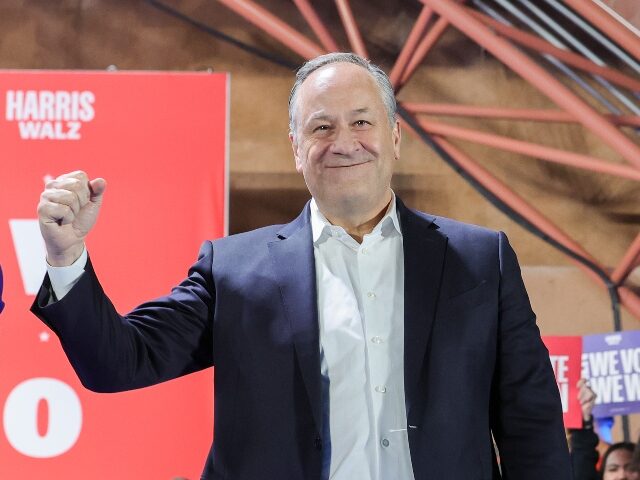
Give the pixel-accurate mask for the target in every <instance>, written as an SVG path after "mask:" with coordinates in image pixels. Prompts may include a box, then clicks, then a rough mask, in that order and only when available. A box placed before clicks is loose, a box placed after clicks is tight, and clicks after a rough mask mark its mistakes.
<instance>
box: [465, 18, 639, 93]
mask: <svg viewBox="0 0 640 480" xmlns="http://www.w3.org/2000/svg"><path fill="white" fill-rule="evenodd" d="M467 12H468V13H470V14H471V15H473V16H474V17H476V18H478V19H479V20H480V21H481V22H482V23H484V24H485V25H487V26H489V27H491V28H492V29H493V30H495V31H496V32H498V33H499V34H500V35H503V36H505V37H507V38H510V39H511V40H513V41H514V42H516V43H519V44H520V45H523V46H525V47H527V48H531V49H533V50H537V51H538V52H540V53H548V54H549V55H552V56H554V57H555V58H557V59H558V60H561V61H562V62H564V63H566V64H568V65H571V66H572V67H575V68H579V69H580V70H584V71H585V72H589V73H593V74H594V75H599V76H601V77H602V78H606V79H607V80H609V81H610V82H612V83H615V84H616V85H619V86H621V87H625V88H628V89H629V90H632V91H636V92H640V81H639V80H637V79H635V78H633V77H630V76H628V75H625V74H624V73H622V72H619V71H617V70H614V69H612V68H609V67H603V66H601V65H597V64H595V63H593V62H592V61H590V60H587V59H586V58H584V57H582V56H580V55H578V54H576V53H573V52H571V51H568V50H563V49H561V48H558V47H556V46H555V45H552V44H550V43H549V42H547V41H546V40H543V39H541V38H540V37H537V36H535V35H532V34H531V33H528V32H524V31H522V30H519V29H517V28H515V27H512V26H509V25H505V24H504V23H502V22H499V21H497V20H494V19H493V18H491V17H489V16H488V15H485V14H483V13H481V12H478V11H476V10H472V9H467Z"/></svg>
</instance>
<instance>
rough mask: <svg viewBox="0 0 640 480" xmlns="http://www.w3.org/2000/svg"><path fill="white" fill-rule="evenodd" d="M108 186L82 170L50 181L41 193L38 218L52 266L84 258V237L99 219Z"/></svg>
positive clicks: (65, 264) (102, 180)
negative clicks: (82, 256) (103, 197)
mask: <svg viewBox="0 0 640 480" xmlns="http://www.w3.org/2000/svg"><path fill="white" fill-rule="evenodd" d="M106 187H107V182H106V181H105V180H104V179H103V178H96V179H94V180H91V181H89V177H87V174H86V173H84V172H81V171H76V172H71V173H67V174H64V175H61V176H59V177H58V178H56V179H55V180H51V181H50V182H47V184H46V186H45V189H44V192H42V195H40V203H39V204H38V219H39V221H40V231H41V232H42V237H43V238H44V242H45V245H46V247H47V261H48V262H49V265H52V266H54V267H64V266H68V265H71V264H72V263H73V262H75V261H76V260H77V259H78V257H80V255H81V254H82V250H83V249H84V238H85V237H86V236H87V234H88V233H89V230H91V228H92V227H93V225H94V224H95V223H96V219H97V218H98V212H99V211H100V206H101V204H102V196H103V194H104V190H105V188H106Z"/></svg>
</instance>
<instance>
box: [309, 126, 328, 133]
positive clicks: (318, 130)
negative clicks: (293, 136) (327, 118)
mask: <svg viewBox="0 0 640 480" xmlns="http://www.w3.org/2000/svg"><path fill="white" fill-rule="evenodd" d="M326 130H329V125H318V126H317V127H316V128H314V129H313V131H314V132H324V131H326Z"/></svg>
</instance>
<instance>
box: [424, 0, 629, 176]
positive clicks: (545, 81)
mask: <svg viewBox="0 0 640 480" xmlns="http://www.w3.org/2000/svg"><path fill="white" fill-rule="evenodd" d="M421 1H422V2H423V3H425V4H427V5H429V6H430V7H431V8H433V10H434V11H435V12H436V13H438V14H440V15H441V16H442V17H444V18H446V19H447V20H448V21H449V22H450V23H451V24H452V25H455V26H456V27H457V28H458V29H459V30H460V31H461V32H463V33H464V34H465V35H467V36H468V37H470V38H472V39H473V40H474V41H475V42H476V43H478V44H479V45H481V46H483V47H484V48H486V49H487V50H489V51H490V52H491V53H492V54H493V55H494V56H495V57H496V58H498V59H499V60H501V61H502V62H503V63H504V64H506V65H507V66H509V67H510V68H511V69H512V70H513V71H514V72H516V73H518V74H519V75H520V76H522V77H523V78H524V79H526V80H527V81H528V82H529V83H531V84H532V85H534V86H535V87H537V88H538V89H539V90H540V91H541V92H542V93H544V94H545V95H546V96H547V97H549V98H550V99H551V100H553V101H554V102H555V103H556V104H557V105H559V106H560V107H562V108H563V109H564V110H566V111H567V112H569V113H570V114H571V115H573V116H574V117H575V118H576V119H578V120H579V121H580V123H582V124H583V125H584V126H585V127H586V128H587V129H589V130H591V131H592V132H593V133H594V134H595V135H597V136H599V137H600V138H601V139H602V140H603V142H604V143H606V144H607V145H609V146H610V147H611V148H613V149H614V150H615V151H617V152H618V153H619V154H620V155H622V157H623V158H625V159H627V160H628V161H629V163H631V164H633V165H634V166H635V167H637V168H640V147H638V146H637V145H636V144H635V143H633V142H632V141H631V140H630V139H629V138H627V137H626V136H625V135H624V133H622V132H621V131H619V130H618V129H617V128H616V127H615V126H614V125H612V124H611V123H610V122H608V121H607V120H606V119H605V118H604V117H602V116H601V115H600V114H599V113H598V112H596V111H595V110H594V109H593V108H592V107H590V106H589V105H587V103H585V102H584V101H582V100H581V99H580V98H579V97H578V96H577V95H576V94H574V93H573V92H572V91H571V90H570V89H569V88H567V87H565V86H564V85H563V84H562V83H561V82H560V81H558V80H556V79H555V78H554V77H553V75H551V74H550V73H549V72H547V71H546V70H545V69H544V68H542V67H541V66H539V65H538V64H536V63H535V62H534V61H532V60H531V59H530V58H529V57H528V56H527V55H525V54H524V53H522V52H521V51H520V50H518V49H517V48H516V47H514V46H513V45H511V44H510V43H509V42H507V41H506V40H503V39H502V38H500V37H499V36H497V35H495V34H494V33H493V32H491V30H489V28H487V27H486V26H485V25H483V24H482V23H481V22H480V21H479V20H477V19H476V18H475V17H474V16H472V15H471V14H469V13H468V12H467V11H466V10H465V8H464V7H461V6H460V5H458V4H457V3H455V2H452V1H450V0H421Z"/></svg>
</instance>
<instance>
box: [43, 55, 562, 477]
mask: <svg viewBox="0 0 640 480" xmlns="http://www.w3.org/2000/svg"><path fill="white" fill-rule="evenodd" d="M395 108H396V107H395V99H394V96H393V90H392V88H391V85H390V83H389V80H388V78H387V77H386V75H385V74H384V73H383V72H382V71H381V70H379V69H378V68H377V67H374V66H372V65H370V64H369V63H368V62H367V61H365V60H363V59H362V58H360V57H358V56H356V55H353V54H345V53H337V54H330V55H325V56H322V57H319V58H316V59H314V60H311V61H310V62H308V63H307V64H305V65H304V66H303V67H302V68H301V69H300V71H299V72H298V74H297V81H296V84H295V85H294V87H293V90H292V93H291V97H290V129H291V131H290V139H291V143H292V147H293V153H294V157H295V163H296V169H297V170H298V172H301V173H302V174H303V175H304V178H305V181H306V184H307V186H308V188H309V191H310V193H311V195H312V197H313V199H312V201H311V202H310V203H308V204H307V205H306V206H305V208H304V210H303V211H302V213H301V214H300V216H299V217H298V218H297V219H296V220H294V221H293V222H291V223H289V224H287V225H284V226H271V227H266V228H263V229H259V230H256V231H253V232H248V233H244V234H240V235H235V236H231V237H227V238H223V239H219V240H215V241H213V242H205V244H204V245H203V247H202V248H201V251H200V255H199V259H198V261H197V262H196V263H195V264H194V265H193V266H192V267H191V270H190V271H189V276H188V278H187V279H186V280H184V281H183V282H182V283H181V284H180V285H179V286H178V287H176V288H175V289H174V290H173V291H172V293H171V294H170V295H169V296H167V297H164V298H160V299H157V300H154V301H152V302H149V303H145V304H143V305H141V306H140V307H138V308H136V309H135V310H134V311H133V312H131V313H130V314H128V315H127V316H125V317H124V318H121V317H120V316H119V315H118V314H117V313H116V311H115V309H114V307H113V306H112V305H111V303H110V302H109V300H108V298H107V297H106V296H105V294H104V293H103V291H102V289H101V287H100V284H99V283H98V280H97V278H96V275H95V273H94V271H93V268H92V266H91V262H90V261H89V260H88V259H87V253H86V250H85V249H84V243H83V240H84V237H85V236H86V234H87V233H88V231H89V230H90V229H91V227H92V226H93V224H94V222H95V220H96V216H97V212H98V209H99V207H100V204H101V202H102V199H103V193H104V190H105V186H106V184H105V182H104V180H102V179H94V180H91V181H89V179H88V178H87V177H86V176H85V175H84V174H83V173H81V172H80V173H78V172H76V173H73V174H69V175H63V176H62V177H60V178H58V179H57V180H55V181H53V182H51V183H50V184H49V185H48V186H47V188H46V190H45V192H44V193H43V195H42V199H41V202H40V205H39V215H40V222H41V228H42V232H43V236H44V238H45V241H46V244H47V259H48V262H49V264H50V267H49V275H48V277H47V278H46V279H45V283H44V286H43V289H42V290H41V292H40V293H39V295H38V297H37V299H36V302H35V303H34V308H33V309H34V312H36V314H37V315H39V316H40V317H41V318H42V319H43V320H44V321H45V322H46V323H47V324H48V325H50V326H51V327H52V328H53V329H54V331H56V333H57V334H58V335H59V336H60V338H61V339H62V345H63V347H64V348H65V350H66V352H67V354H68V356H69V359H70V361H71V363H72V364H73V366H74V368H75V369H76V371H77V372H78V375H79V376H80V378H81V380H82V382H83V383H84V384H85V385H86V386H87V387H88V388H91V389H93V390H96V391H117V390H126V389H131V388H138V387H143V386H146V385H150V384H153V383H157V382H160V381H164V380H168V379H171V378H174V377H177V376H180V375H184V374H187V373H190V372H193V371H196V370H199V369H203V368H206V367H209V366H211V365H215V367H216V375H215V427H214V430H215V432H214V438H215V440H214V444H213V447H212V450H211V452H210V455H209V458H208V460H207V464H206V466H205V472H204V474H203V478H205V479H223V478H224V479H229V480H241V479H247V480H255V479H278V480H280V479H286V480H293V479H300V480H302V479H327V478H331V479H349V480H351V479H353V480H355V479H357V480H367V479H371V480H374V479H376V480H390V479H393V480H396V479H397V480H410V479H416V480H423V479H435V480H442V479H452V480H455V479H460V480H463V479H464V480H466V479H493V478H500V477H499V473H498V468H497V465H496V462H495V453H494V452H493V449H492V438H491V436H492V434H493V436H494V437H495V439H496V442H497V445H498V447H499V449H500V458H501V468H502V475H503V478H507V479H515V480H527V479H532V480H533V479H535V480H539V479H541V478H544V479H545V480H555V479H558V480H560V479H562V480H569V479H570V478H571V473H570V466H569V465H570V462H569V457H568V452H567V446H566V441H565V437H564V433H563V427H562V417H561V410H560V401H559V395H558V391H557V387H556V384H555V380H554V378H553V373H552V370H551V366H550V363H549V359H548V353H547V351H546V349H545V348H544V346H543V344H542V343H541V341H540V336H539V332H538V329H537V327H536V324H535V317H534V314H533V312H532V311H531V308H530V306H529V301H528V298H527V295H526V292H525V289H524V285H523V283H522V280H521V277H520V272H519V267H518V264H517V260H516V257H515V254H514V253H513V250H512V249H511V247H510V246H509V244H508V242H507V240H506V238H505V236H504V235H503V234H498V233H495V232H491V231H488V230H485V229H482V228H479V227H474V226H469V225H464V224H461V223H458V222H454V221H452V220H448V219H444V218H435V217H432V216H429V215H425V214H422V213H419V212H413V211H411V210H409V209H407V208H406V207H405V206H404V205H403V204H402V202H401V201H400V199H399V198H397V197H395V196H394V194H393V192H392V191H391V188H390V181H391V176H392V171H393V165H394V163H395V162H396V160H397V159H398V158H399V155H400V139H401V135H400V126H399V123H398V121H397V119H396V116H395ZM69 265H71V266H69ZM74 271H75V272H74Z"/></svg>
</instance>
